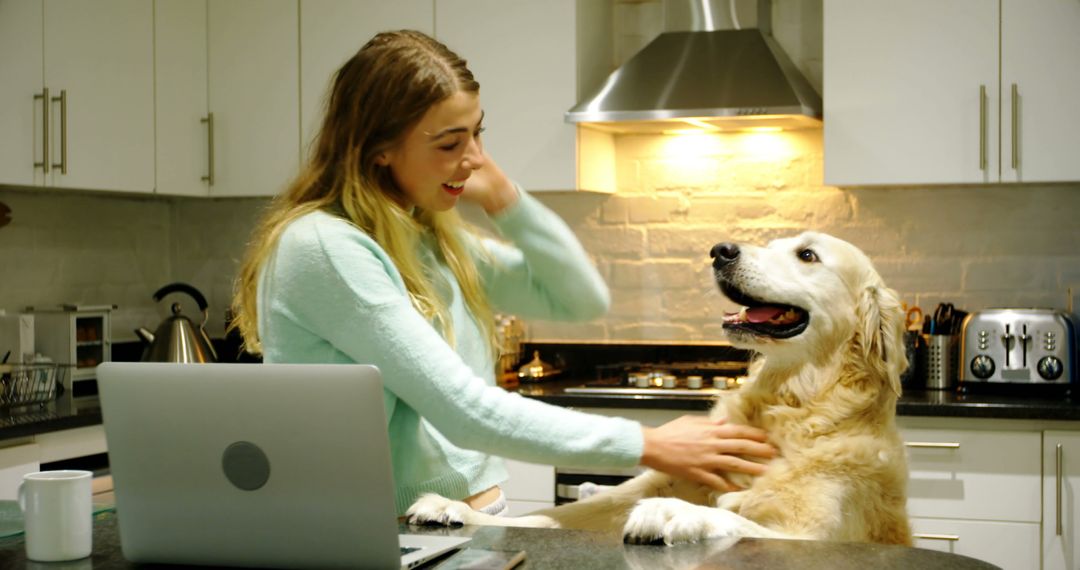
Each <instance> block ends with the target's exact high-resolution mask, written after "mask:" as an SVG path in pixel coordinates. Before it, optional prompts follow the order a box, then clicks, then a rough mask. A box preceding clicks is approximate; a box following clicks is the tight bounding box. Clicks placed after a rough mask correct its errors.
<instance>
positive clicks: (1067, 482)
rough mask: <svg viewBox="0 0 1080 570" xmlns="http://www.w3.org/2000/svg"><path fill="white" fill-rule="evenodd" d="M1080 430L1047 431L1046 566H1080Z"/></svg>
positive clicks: (1057, 569) (1051, 569) (1050, 569)
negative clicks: (1077, 515) (1079, 513)
mask: <svg viewBox="0 0 1080 570" xmlns="http://www.w3.org/2000/svg"><path fill="white" fill-rule="evenodd" d="M1078 512H1080V433H1078V432H1072V431H1046V432H1043V541H1042V547H1043V568H1044V570H1066V569H1076V568H1080V548H1077V545H1078V544H1080V528H1078V525H1077V522H1078V519H1077V517H1076V513H1078Z"/></svg>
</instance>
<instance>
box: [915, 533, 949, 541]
mask: <svg viewBox="0 0 1080 570" xmlns="http://www.w3.org/2000/svg"><path fill="white" fill-rule="evenodd" d="M911 538H922V539H926V540H948V541H950V542H956V541H958V540H960V536H959V535H956V534H928V533H921V532H913V533H911Z"/></svg>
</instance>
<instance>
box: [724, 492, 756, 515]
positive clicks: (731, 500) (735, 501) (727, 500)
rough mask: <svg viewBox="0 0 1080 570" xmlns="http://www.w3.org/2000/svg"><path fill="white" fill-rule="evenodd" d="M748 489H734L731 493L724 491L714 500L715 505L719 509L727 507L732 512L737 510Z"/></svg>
mask: <svg viewBox="0 0 1080 570" xmlns="http://www.w3.org/2000/svg"><path fill="white" fill-rule="evenodd" d="M747 493H749V491H734V492H731V493H724V494H723V495H720V498H719V499H717V500H716V506H717V507H719V508H721V509H727V510H729V511H731V512H733V513H737V512H739V508H741V507H742V504H743V501H744V500H745V499H746V495H747Z"/></svg>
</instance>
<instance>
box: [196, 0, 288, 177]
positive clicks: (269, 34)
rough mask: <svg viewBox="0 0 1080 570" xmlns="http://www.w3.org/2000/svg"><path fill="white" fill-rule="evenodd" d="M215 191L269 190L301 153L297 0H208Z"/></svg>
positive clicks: (210, 103) (210, 104)
mask: <svg viewBox="0 0 1080 570" xmlns="http://www.w3.org/2000/svg"><path fill="white" fill-rule="evenodd" d="M207 11H208V14H207V26H208V29H207V39H208V48H207V49H208V61H209V80H208V81H209V84H208V85H209V87H208V89H209V109H210V112H212V113H213V114H214V154H213V164H214V184H213V185H212V186H211V187H210V193H209V194H210V196H211V197H222V196H270V195H274V194H277V193H279V192H280V191H281V190H282V189H284V187H285V186H286V185H287V184H288V183H289V182H290V181H291V180H292V178H293V177H294V176H295V175H296V172H297V167H298V165H299V157H300V101H299V98H300V97H299V81H300V80H299V65H300V64H299V44H298V42H299V22H298V18H299V7H298V5H297V0H209V2H208V4H207Z"/></svg>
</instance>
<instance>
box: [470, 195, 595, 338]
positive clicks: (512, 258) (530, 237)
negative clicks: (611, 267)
mask: <svg viewBox="0 0 1080 570" xmlns="http://www.w3.org/2000/svg"><path fill="white" fill-rule="evenodd" d="M518 193H519V194H520V196H521V197H520V199H519V200H518V201H517V203H516V204H514V205H513V206H511V207H509V208H507V209H506V210H505V211H503V212H500V213H499V214H497V215H495V216H493V217H492V222H494V224H495V226H496V227H497V228H498V229H499V231H500V232H501V233H502V235H503V236H505V237H506V238H507V239H509V240H510V241H511V242H512V245H511V244H506V243H500V242H498V241H496V240H492V239H486V240H483V241H482V242H481V243H482V247H484V249H485V250H486V253H487V255H483V254H482V255H480V256H478V257H479V260H478V262H477V265H478V267H479V268H480V273H481V275H482V277H483V279H484V283H485V286H486V288H487V292H488V296H489V298H490V300H491V303H492V306H493V307H495V308H496V309H497V310H500V311H504V312H509V313H513V314H515V315H520V316H522V317H524V318H538V319H551V320H576V321H585V320H590V319H595V318H597V317H600V316H603V315H604V314H605V313H607V310H608V307H609V306H610V304H611V298H610V294H609V293H608V288H607V285H606V284H605V283H604V279H603V278H602V277H601V276H600V273H599V272H598V271H597V270H596V267H594V266H593V264H592V262H591V261H590V260H589V256H588V255H587V254H586V253H585V250H584V248H582V247H581V244H580V243H579V242H578V240H577V238H576V237H575V236H574V233H573V232H572V231H571V230H570V228H569V227H567V225H566V223H565V222H563V220H562V219H561V218H559V216H558V215H556V214H555V213H554V212H552V211H551V210H549V209H547V208H546V207H545V206H544V205H543V204H541V203H540V202H539V201H538V200H537V199H536V198H533V197H532V196H530V195H529V194H528V193H526V192H524V191H521V190H520V189H519V190H518Z"/></svg>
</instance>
